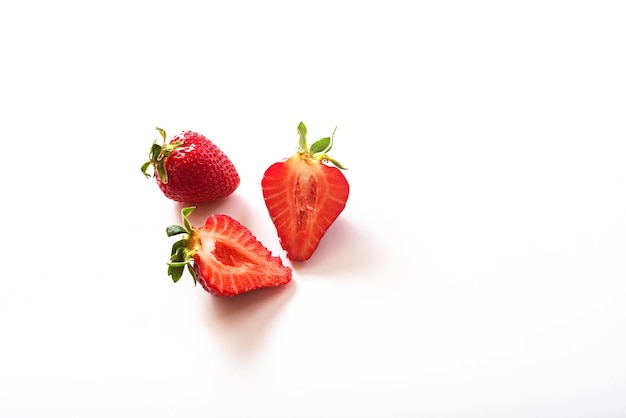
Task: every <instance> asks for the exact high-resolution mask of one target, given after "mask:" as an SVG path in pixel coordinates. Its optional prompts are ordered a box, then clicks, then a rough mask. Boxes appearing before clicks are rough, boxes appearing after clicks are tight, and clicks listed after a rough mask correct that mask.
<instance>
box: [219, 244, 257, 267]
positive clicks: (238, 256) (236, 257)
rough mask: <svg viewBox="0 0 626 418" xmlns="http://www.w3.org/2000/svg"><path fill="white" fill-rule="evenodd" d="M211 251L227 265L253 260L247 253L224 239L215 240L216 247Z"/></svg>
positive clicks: (239, 264)
mask: <svg viewBox="0 0 626 418" xmlns="http://www.w3.org/2000/svg"><path fill="white" fill-rule="evenodd" d="M211 253H212V254H213V257H215V259H216V260H217V261H219V262H220V263H222V264H225V265H227V266H234V267H237V266H241V265H242V264H245V263H248V262H250V261H251V260H250V259H249V258H248V257H246V255H245V254H243V253H242V252H240V251H238V250H237V249H236V248H234V247H232V246H230V245H228V244H225V243H223V242H222V241H215V248H214V249H213V251H212V252H211Z"/></svg>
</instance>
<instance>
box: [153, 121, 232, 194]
mask: <svg viewBox="0 0 626 418" xmlns="http://www.w3.org/2000/svg"><path fill="white" fill-rule="evenodd" d="M172 142H182V145H181V146H179V147H177V148H176V149H174V150H173V151H172V153H171V154H170V155H169V156H168V157H167V159H166V160H165V170H166V171H167V175H168V181H167V183H164V182H162V181H161V178H160V177H159V175H158V173H155V178H156V182H157V184H158V186H159V188H160V189H161V191H162V192H163V194H164V195H165V196H166V197H168V198H169V199H172V200H174V201H177V202H187V203H202V202H210V201H213V200H217V199H221V198H224V197H226V196H229V195H230V194H232V193H233V192H234V191H235V189H236V188H237V187H238V186H239V183H240V179H239V174H238V173H237V169H236V168H235V166H234V165H233V163H232V162H231V161H230V159H229V158H228V157H227V156H226V155H225V154H224V153H223V152H222V150H220V149H219V148H218V147H217V146H216V145H215V144H214V143H213V142H211V141H210V140H209V139H207V138H206V137H205V136H204V135H201V134H199V133H197V132H192V131H186V132H183V133H181V134H179V135H177V136H175V137H174V138H172V140H171V141H170V143H172Z"/></svg>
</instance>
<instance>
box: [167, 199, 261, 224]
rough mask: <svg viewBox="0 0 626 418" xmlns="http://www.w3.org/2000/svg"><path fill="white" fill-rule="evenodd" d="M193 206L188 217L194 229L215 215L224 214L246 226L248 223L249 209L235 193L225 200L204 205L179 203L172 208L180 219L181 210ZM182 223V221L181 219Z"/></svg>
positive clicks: (243, 200)
mask: <svg viewBox="0 0 626 418" xmlns="http://www.w3.org/2000/svg"><path fill="white" fill-rule="evenodd" d="M189 206H195V208H196V209H195V210H194V211H193V212H192V213H191V215H189V221H190V222H191V224H192V225H193V226H194V227H200V226H202V225H204V223H205V222H206V219H207V218H208V217H209V216H211V215H215V214H218V213H219V214H226V215H228V216H230V217H231V218H233V219H236V220H237V221H238V222H239V223H241V224H244V225H245V224H246V223H247V221H248V214H249V213H250V208H249V207H248V203H247V202H246V201H245V199H244V198H243V197H241V196H240V195H239V194H237V192H235V193H233V194H231V195H230V196H227V197H225V198H222V199H219V200H215V201H213V202H206V203H195V204H194V203H181V202H176V204H175V205H174V208H175V210H176V212H177V216H178V218H181V214H180V212H181V210H182V209H183V208H186V207H189ZM181 222H182V219H181Z"/></svg>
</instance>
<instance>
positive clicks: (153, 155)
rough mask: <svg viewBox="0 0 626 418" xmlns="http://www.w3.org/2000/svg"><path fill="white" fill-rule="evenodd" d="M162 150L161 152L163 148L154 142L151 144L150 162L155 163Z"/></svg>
mask: <svg viewBox="0 0 626 418" xmlns="http://www.w3.org/2000/svg"><path fill="white" fill-rule="evenodd" d="M162 150H163V147H161V146H160V145H159V144H157V143H156V141H155V142H153V143H152V147H151V148H150V161H152V162H157V160H158V159H159V157H160V155H161V151H162Z"/></svg>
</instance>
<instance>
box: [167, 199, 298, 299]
mask: <svg viewBox="0 0 626 418" xmlns="http://www.w3.org/2000/svg"><path fill="white" fill-rule="evenodd" d="M194 209H195V207H193V206H191V207H186V208H184V209H182V218H183V224H184V226H180V225H171V226H169V227H168V228H167V230H166V232H167V236H169V237H171V236H174V235H179V234H180V235H182V237H181V239H180V240H179V241H177V242H176V243H174V245H173V246H172V253H171V257H170V262H169V263H168V269H167V273H168V275H169V276H171V277H172V280H173V281H174V282H178V280H179V279H180V278H181V276H182V275H183V273H184V270H185V268H187V269H188V270H189V272H190V273H191V275H192V277H193V278H194V281H195V282H196V283H200V285H202V287H203V288H204V289H205V290H206V291H207V292H209V293H211V294H213V295H215V296H220V297H228V296H235V295H238V294H240V293H245V292H251V291H253V290H257V289H261V288H265V287H273V286H280V285H283V284H286V283H288V282H289V281H291V268H289V267H286V266H283V263H282V261H281V259H280V258H279V257H274V256H272V254H271V253H270V251H269V250H268V249H267V248H265V247H264V246H263V244H261V243H260V242H259V241H258V240H257V239H256V238H255V237H254V235H252V232H250V230H249V229H248V228H246V227H245V226H243V225H241V224H240V223H239V222H237V221H236V220H234V219H233V218H231V217H230V216H228V215H212V216H209V217H208V218H207V220H206V223H205V224H204V226H202V227H200V228H197V229H196V228H193V227H192V226H191V224H190V223H189V219H188V217H189V214H190V213H191V212H193V210H194Z"/></svg>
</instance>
